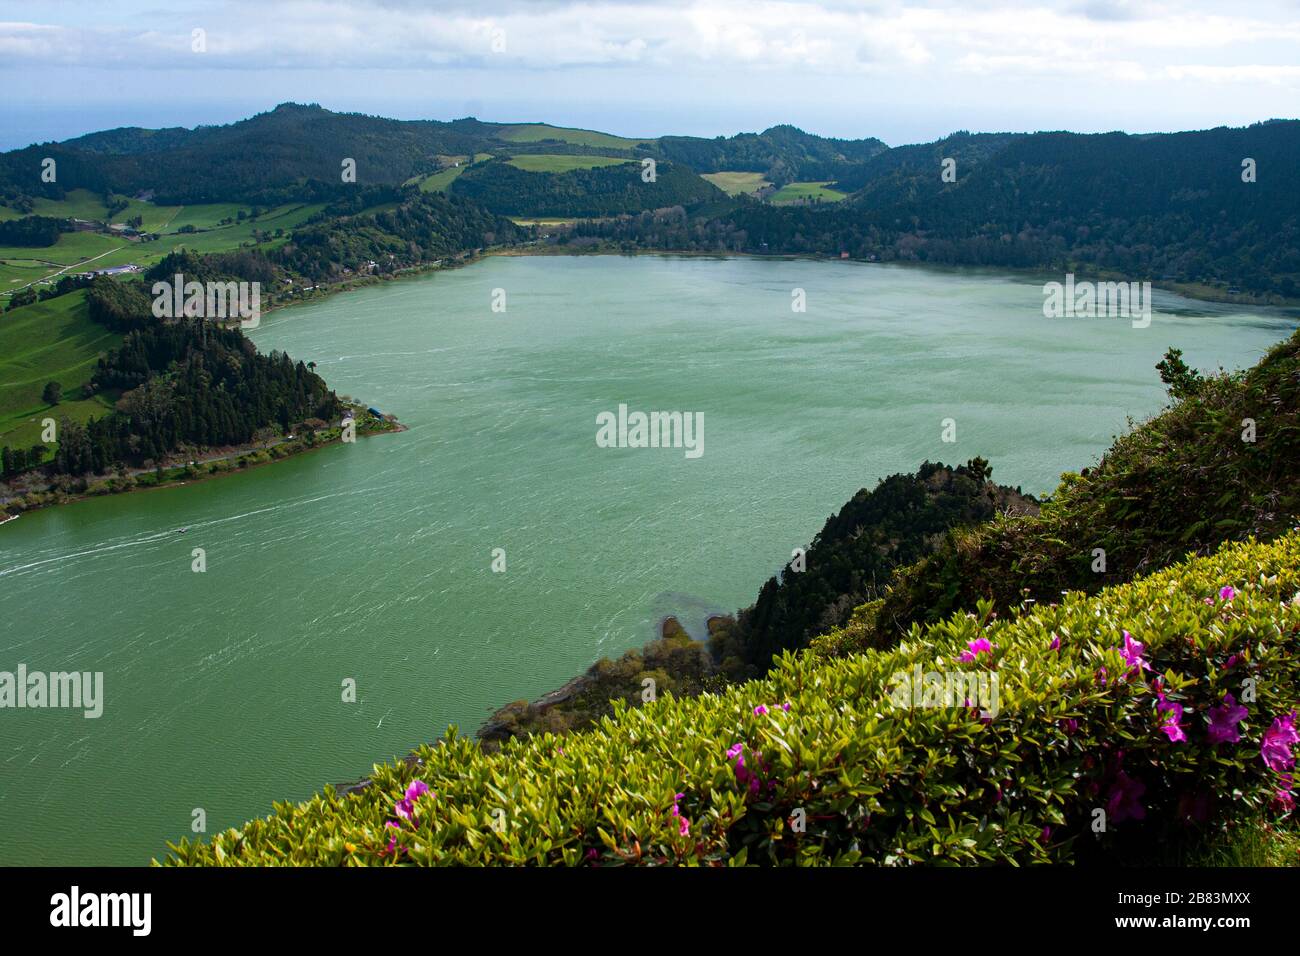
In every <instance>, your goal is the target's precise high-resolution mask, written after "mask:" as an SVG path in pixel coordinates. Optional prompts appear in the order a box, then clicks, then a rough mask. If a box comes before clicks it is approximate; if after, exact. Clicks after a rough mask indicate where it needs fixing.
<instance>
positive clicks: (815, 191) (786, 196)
mask: <svg viewBox="0 0 1300 956" xmlns="http://www.w3.org/2000/svg"><path fill="white" fill-rule="evenodd" d="M826 185H827V184H826V183H824V182H822V183H790V185H788V186H782V187H781V188H780V189H778V190H777V191H776V194H775V195H774V196H773V197H772V202H774V203H776V204H777V205H778V206H784V205H791V204H793V203H798V202H808V201H815V200H819V199H820V200H821V201H822V202H839V201H840V200H841V199H843V198H844V197H845V196H847V195H848V193H842V192H840V191H838V190H835V189H827V188H826Z"/></svg>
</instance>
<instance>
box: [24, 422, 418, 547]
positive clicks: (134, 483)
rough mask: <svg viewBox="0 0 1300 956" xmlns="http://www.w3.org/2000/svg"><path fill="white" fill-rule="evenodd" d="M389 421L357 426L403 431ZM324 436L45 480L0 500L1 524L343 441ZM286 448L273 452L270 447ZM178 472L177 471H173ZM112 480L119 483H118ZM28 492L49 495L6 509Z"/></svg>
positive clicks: (370, 433) (337, 434) (361, 433)
mask: <svg viewBox="0 0 1300 956" xmlns="http://www.w3.org/2000/svg"><path fill="white" fill-rule="evenodd" d="M388 424H389V425H391V426H392V427H389V428H367V429H358V430H357V436H358V437H359V438H371V437H374V436H376V435H388V434H397V433H399V432H404V431H407V427H406V426H405V425H403V424H402V423H401V422H398V421H396V420H395V419H394V420H392V421H390V422H388ZM327 434H328V437H325V438H318V439H317V440H316V441H315V442H314V443H312V444H308V443H307V442H306V441H305V440H304V439H301V438H297V437H294V438H282V439H281V440H279V441H276V442H274V443H273V444H270V445H261V444H257V445H252V444H250V445H239V446H235V447H234V448H233V450H230V451H226V450H224V449H209V451H214V450H215V451H218V452H219V453H217V454H209V455H207V456H206V457H198V458H189V456H186V455H182V456H181V457H180V458H179V459H177V460H175V461H171V460H169V461H168V463H167V464H164V465H162V466H161V467H162V470H163V471H164V472H172V473H173V474H172V475H171V476H170V477H169V478H167V479H166V480H163V481H154V482H152V483H147V484H140V483H139V482H138V479H139V478H140V476H142V475H155V474H156V473H157V471H158V469H156V468H132V469H128V470H126V471H125V472H123V473H121V474H112V475H91V476H82V477H81V478H77V479H71V480H73V481H79V482H82V483H84V484H85V485H86V487H85V488H84V489H82V490H80V491H65V490H62V489H58V488H52V487H49V486H47V487H46V488H45V489H43V490H40V489H32V490H29V491H26V492H24V493H22V494H18V495H14V496H12V497H10V498H7V499H4V500H0V525H3V524H7V523H8V522H9V521H11V520H13V519H15V518H17V517H19V516H20V515H24V514H28V513H31V512H34V511H44V510H46V509H48V508H57V507H59V506H61V505H70V504H75V503H77V502H79V501H86V500H89V499H91V498H109V497H118V496H120V495H129V494H134V493H136V492H143V491H158V490H161V489H163V488H180V487H184V486H185V485H192V484H198V483H200V482H205V481H211V480H213V479H217V478H224V477H227V476H229V475H235V474H241V473H243V472H248V471H252V470H253V469H254V468H261V467H263V466H266V465H274V464H276V463H277V462H281V461H288V460H289V459H291V458H298V457H300V456H302V455H306V454H309V453H310V452H314V451H320V450H321V449H323V448H328V447H330V446H331V445H338V444H342V438H343V432H342V429H341V428H331V429H330V430H329V432H328V433H327ZM284 448H288V449H289V450H287V451H283V452H280V453H278V454H277V453H276V452H275V451H274V449H284ZM220 462H229V463H231V464H229V465H228V466H227V467H224V468H216V467H210V468H206V469H205V467H204V466H215V465H217V464H218V463H220ZM187 469H194V470H193V472H192V473H191V474H188V475H186V474H185V471H186V470H187ZM177 472H179V474H176V473H177ZM117 483H121V484H120V485H119V484H117ZM96 487H98V488H100V490H98V491H91V488H96ZM29 495H40V496H43V495H49V496H51V500H49V501H39V502H36V503H34V504H25V505H24V506H23V507H20V508H17V509H16V510H11V509H12V508H13V502H14V501H17V500H19V499H25V498H27V497H28V496H29Z"/></svg>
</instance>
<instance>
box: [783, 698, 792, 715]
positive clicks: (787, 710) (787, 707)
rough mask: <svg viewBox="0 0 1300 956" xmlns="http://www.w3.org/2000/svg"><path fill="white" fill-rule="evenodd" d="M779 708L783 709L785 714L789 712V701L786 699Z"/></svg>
mask: <svg viewBox="0 0 1300 956" xmlns="http://www.w3.org/2000/svg"><path fill="white" fill-rule="evenodd" d="M781 709H782V710H784V711H785V712H786V713H787V714H788V713H790V702H789V701H788V700H787V701H786V702H785V703H784V704H782V705H781Z"/></svg>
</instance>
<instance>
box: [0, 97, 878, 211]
mask: <svg viewBox="0 0 1300 956" xmlns="http://www.w3.org/2000/svg"><path fill="white" fill-rule="evenodd" d="M886 148H887V147H886V146H885V144H884V143H882V142H880V141H879V140H875V139H870V140H835V139H825V138H823V137H820V136H813V135H811V134H808V133H805V132H803V131H801V130H798V129H795V128H794V127H793V126H776V127H773V128H772V129H769V130H767V131H765V132H763V133H742V134H739V135H737V136H733V137H731V138H730V139H724V138H722V137H719V138H718V139H712V140H711V139H700V138H696V137H689V136H672V137H664V138H661V139H658V140H631V139H625V138H622V137H616V136H610V135H608V134H604V133H597V132H593V131H590V130H571V129H565V128H563V127H551V126H546V125H544V124H522V125H521V124H502V123H484V122H481V121H479V120H476V119H472V118H467V119H459V120H453V121H450V122H441V121H437V120H394V119H386V118H383V117H379V116H365V115H362V114H359V113H335V112H332V111H330V110H327V109H323V108H322V107H320V106H318V105H315V104H311V105H303V104H298V103H283V104H281V105H279V106H277V107H276V108H275V109H273V110H271V111H270V112H267V113H259V114H258V115H256V116H253V117H251V118H249V119H246V120H241V121H240V122H237V123H231V124H229V125H226V126H199V127H196V128H194V129H184V128H179V127H173V128H168V129H159V130H149V129H140V128H137V127H124V128H121V129H114V130H106V131H104V132H98V133H90V134H88V135H86V136H81V137H78V138H76V139H71V140H67V141H65V142H62V143H52V144H44V145H38V146H30V147H27V148H26V149H21V150H15V151H12V152H9V153H4V154H0V190H2V191H3V192H5V193H6V194H8V195H11V196H13V195H47V196H50V197H51V198H59V197H60V196H61V195H62V193H63V192H64V191H66V190H70V189H76V188H78V187H84V188H87V189H91V190H94V191H95V192H106V191H111V192H116V193H123V194H128V195H132V194H136V193H141V192H152V193H153V194H154V197H155V199H156V200H157V201H159V202H165V203H203V202H236V201H238V202H262V203H268V202H277V201H283V200H284V199H286V198H290V194H291V193H293V192H294V191H295V190H296V191H297V192H296V193H295V194H294V195H293V196H292V198H303V197H302V195H301V192H302V190H303V189H304V188H305V187H306V184H308V183H316V184H318V185H317V186H316V189H315V195H316V196H317V197H319V196H320V195H323V194H324V193H327V192H329V191H336V190H334V187H335V186H336V185H341V163H342V161H343V159H345V158H350V159H354V160H355V161H356V169H357V182H360V183H364V184H367V185H396V184H400V183H403V182H406V181H408V180H410V179H412V178H413V177H416V176H419V175H421V174H424V173H429V172H432V171H434V170H436V169H439V168H440V167H441V166H443V165H444V163H445V161H446V160H447V159H448V158H450V157H472V156H474V155H476V154H479V153H485V152H486V153H492V154H495V155H502V156H510V155H516V154H521V153H539V152H551V153H553V152H560V153H584V154H593V155H605V156H616V157H619V156H626V157H627V158H628V159H640V158H643V157H647V156H649V157H652V158H656V159H660V160H667V161H669V162H670V163H674V164H681V165H682V166H684V167H689V169H691V170H694V171H696V172H709V171H715V170H720V169H736V170H753V171H759V172H764V173H766V174H767V175H768V177H769V178H770V179H773V181H779V182H786V181H790V180H792V179H796V178H799V177H803V178H812V179H818V178H820V179H833V178H836V177H837V176H839V175H841V174H847V173H848V172H849V170H850V169H851V168H852V167H853V165H854V164H855V163H860V162H862V161H864V160H865V159H867V158H869V157H871V156H874V155H876V154H877V153H879V152H881V151H883V150H885V149H886ZM46 157H49V158H53V159H54V160H56V162H57V163H58V167H57V168H58V181H57V183H56V184H53V185H51V184H43V183H41V182H40V171H41V160H43V159H44V158H46ZM533 175H548V174H546V173H538V174H533ZM695 189H696V190H697V191H700V192H701V193H705V192H707V191H706V190H703V189H702V188H701V187H699V186H696V187H695ZM322 190H323V191H324V192H322ZM638 208H653V205H648V206H640V207H638ZM569 214H573V213H569Z"/></svg>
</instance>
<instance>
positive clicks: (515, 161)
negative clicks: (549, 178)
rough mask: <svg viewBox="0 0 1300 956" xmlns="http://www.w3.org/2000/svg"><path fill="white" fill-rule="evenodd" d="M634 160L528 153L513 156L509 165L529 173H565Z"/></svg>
mask: <svg viewBox="0 0 1300 956" xmlns="http://www.w3.org/2000/svg"><path fill="white" fill-rule="evenodd" d="M630 162H634V160H630V159H616V158H614V157H612V156H565V155H561V154H558V153H529V154H527V155H524V156H514V157H512V158H511V160H510V165H511V166H515V167H517V168H519V169H522V170H524V171H525V172H529V173H567V172H569V171H570V170H574V169H594V168H595V167H597V166H618V165H619V164H621V163H630Z"/></svg>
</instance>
